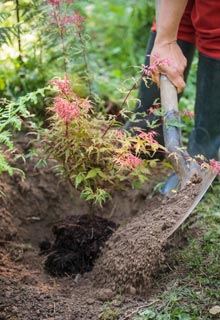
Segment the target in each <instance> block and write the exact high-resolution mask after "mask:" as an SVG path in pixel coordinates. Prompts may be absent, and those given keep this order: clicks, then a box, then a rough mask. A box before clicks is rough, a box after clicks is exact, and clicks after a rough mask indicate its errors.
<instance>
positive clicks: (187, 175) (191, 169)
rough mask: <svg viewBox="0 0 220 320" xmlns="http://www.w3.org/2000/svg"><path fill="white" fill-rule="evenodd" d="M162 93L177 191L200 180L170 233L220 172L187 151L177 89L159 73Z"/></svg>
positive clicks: (157, 18) (164, 127) (167, 139)
mask: <svg viewBox="0 0 220 320" xmlns="http://www.w3.org/2000/svg"><path fill="white" fill-rule="evenodd" d="M155 4H156V20H157V21H159V14H160V0H155ZM160 96H161V105H162V108H163V109H164V113H165V116H164V118H163V135H164V142H165V147H166V148H167V150H168V152H169V161H170V163H171V164H172V166H173V168H174V170H175V172H176V173H177V175H178V177H179V184H178V186H177V190H174V191H175V192H177V193H181V191H182V190H183V189H186V188H187V187H188V186H189V184H190V182H191V181H192V180H193V179H195V178H196V179H197V180H198V179H200V180H201V182H200V185H199V187H200V189H199V191H197V196H196V197H194V198H193V200H192V202H191V203H189V204H188V206H187V207H188V208H187V210H186V212H185V214H184V215H183V216H182V217H181V218H180V219H179V221H177V222H176V223H175V225H174V227H173V228H172V230H171V232H170V236H171V235H172V234H173V233H174V232H175V231H176V230H177V229H178V228H179V227H180V225H181V224H182V223H183V222H184V221H185V220H186V219H187V217H188V216H189V215H190V213H191V212H192V211H193V210H194V208H195V207H196V206H197V204H198V203H199V202H200V200H201V199H202V197H203V196H204V194H205V193H206V191H207V190H208V188H209V187H210V185H211V184H212V182H213V180H214V179H215V177H216V175H217V174H216V173H213V172H211V170H206V169H203V170H202V169H201V167H200V166H199V164H198V163H197V162H196V160H195V159H193V158H192V157H190V155H189V154H188V152H187V151H185V150H184V148H183V144H182V139H181V131H180V125H181V120H180V115H179V111H178V98H177V90H176V88H175V86H174V85H173V84H172V83H171V81H170V80H169V79H168V78H167V76H165V75H163V74H162V75H161V76H160Z"/></svg>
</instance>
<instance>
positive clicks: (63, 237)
mask: <svg viewBox="0 0 220 320" xmlns="http://www.w3.org/2000/svg"><path fill="white" fill-rule="evenodd" d="M116 227H117V226H116V224H115V223H114V222H112V221H109V220H107V219H105V218H102V217H98V216H93V217H91V216H89V215H88V214H87V215H82V216H79V215H77V216H69V217H66V218H65V219H64V220H63V221H61V222H59V223H57V224H56V225H55V226H54V227H53V229H52V231H53V234H54V235H55V237H56V238H55V241H54V243H53V245H51V244H50V242H49V241H47V242H46V241H44V242H41V243H40V248H41V252H42V253H46V254H47V259H46V261H45V270H46V271H47V272H48V273H49V274H51V275H53V276H64V275H75V276H76V275H77V274H83V273H85V272H89V271H91V270H92V267H93V265H94V263H95V260H96V259H97V257H98V255H99V254H100V251H101V248H102V247H104V244H105V242H106V240H107V239H108V238H109V237H110V236H111V234H112V233H113V232H114V231H115V229H116Z"/></svg>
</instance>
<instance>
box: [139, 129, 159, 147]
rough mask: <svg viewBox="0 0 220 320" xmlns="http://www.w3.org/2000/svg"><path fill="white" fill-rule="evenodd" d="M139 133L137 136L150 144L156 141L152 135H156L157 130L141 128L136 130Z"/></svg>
mask: <svg viewBox="0 0 220 320" xmlns="http://www.w3.org/2000/svg"><path fill="white" fill-rule="evenodd" d="M137 131H138V132H140V133H139V135H138V136H139V137H140V138H142V139H144V140H145V141H147V142H148V143H149V144H150V145H151V144H153V143H157V144H158V142H157V141H156V140H155V139H154V137H155V136H156V135H157V132H155V131H153V130H150V131H149V132H144V131H142V130H137Z"/></svg>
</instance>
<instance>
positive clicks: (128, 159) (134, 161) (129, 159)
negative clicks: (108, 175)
mask: <svg viewBox="0 0 220 320" xmlns="http://www.w3.org/2000/svg"><path fill="white" fill-rule="evenodd" d="M117 162H118V163H119V165H120V167H128V168H130V169H131V170H134V169H135V167H136V166H138V165H140V164H142V160H141V159H139V158H138V157H136V156H134V155H133V154H131V153H125V154H123V155H122V156H121V157H120V158H119V159H118V161H117Z"/></svg>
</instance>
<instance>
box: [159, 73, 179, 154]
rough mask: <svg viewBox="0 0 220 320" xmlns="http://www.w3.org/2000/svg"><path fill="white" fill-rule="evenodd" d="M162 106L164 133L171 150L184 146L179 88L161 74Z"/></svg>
mask: <svg viewBox="0 0 220 320" xmlns="http://www.w3.org/2000/svg"><path fill="white" fill-rule="evenodd" d="M160 97H161V106H162V108H163V110H164V119H163V134H164V141H165V146H166V148H167V149H168V151H169V152H177V151H178V149H180V148H182V139H181V132H180V124H181V120H180V116H179V110H178V97H177V90H176V88H175V86H174V85H173V84H172V83H171V81H170V80H169V79H168V78H167V76H165V75H163V74H162V75H161V76H160Z"/></svg>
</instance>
